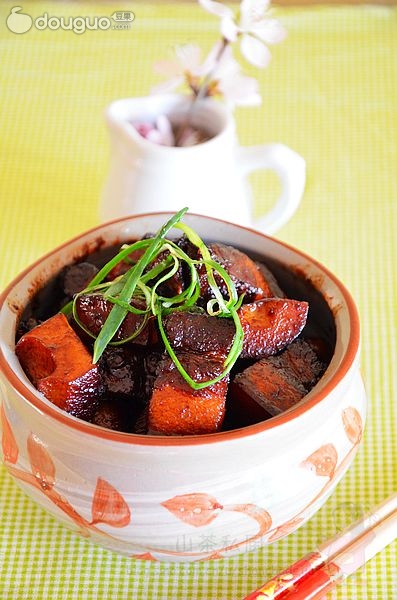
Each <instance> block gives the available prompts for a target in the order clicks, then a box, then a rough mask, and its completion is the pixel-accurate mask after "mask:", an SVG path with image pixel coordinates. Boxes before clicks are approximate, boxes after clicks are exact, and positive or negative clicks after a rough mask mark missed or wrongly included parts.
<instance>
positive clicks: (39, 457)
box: [26, 433, 55, 489]
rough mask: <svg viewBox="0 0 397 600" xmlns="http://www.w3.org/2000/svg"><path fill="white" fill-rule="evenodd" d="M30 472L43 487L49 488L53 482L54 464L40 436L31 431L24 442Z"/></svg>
mask: <svg viewBox="0 0 397 600" xmlns="http://www.w3.org/2000/svg"><path fill="white" fill-rule="evenodd" d="M26 445H27V449H28V456H29V462H30V466H31V469H32V473H33V475H34V476H35V478H36V479H37V481H38V483H39V484H40V486H41V487H42V488H43V489H51V488H52V487H53V486H54V483H55V465H54V463H53V460H52V458H51V456H50V454H49V453H48V450H47V448H46V447H45V446H44V444H43V442H42V441H41V440H40V438H39V437H38V436H37V435H35V434H34V433H31V434H30V435H29V437H28V439H27V442H26Z"/></svg>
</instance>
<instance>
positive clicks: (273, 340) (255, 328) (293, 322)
mask: <svg viewBox="0 0 397 600" xmlns="http://www.w3.org/2000/svg"><path fill="white" fill-rule="evenodd" d="M308 308H309V307H308V303H307V302H303V301H302V302H301V301H299V300H290V299H287V298H266V299H264V300H259V301H258V302H252V303H250V304H243V305H242V306H241V307H240V308H239V310H238V316H239V319H240V323H241V326H242V328H243V332H244V341H243V349H242V352H241V358H262V357H264V356H270V355H272V354H276V352H279V351H280V350H282V349H283V348H285V346H287V345H288V344H290V343H291V342H292V341H293V340H294V339H295V338H296V337H297V336H298V335H299V334H300V333H301V331H302V329H303V327H304V326H305V323H306V319H307V313H308Z"/></svg>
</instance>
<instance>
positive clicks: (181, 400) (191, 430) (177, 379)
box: [148, 353, 229, 435]
mask: <svg viewBox="0 0 397 600" xmlns="http://www.w3.org/2000/svg"><path fill="white" fill-rule="evenodd" d="M178 359H179V360H180V362H181V364H182V365H183V367H184V368H185V370H186V371H187V372H188V373H189V375H190V377H192V378H193V379H194V380H195V381H196V382H202V381H208V380H210V379H213V378H214V377H217V376H218V375H221V373H222V371H223V361H221V360H216V359H214V358H213V357H211V358H208V357H206V356H204V355H199V354H193V353H190V354H189V353H179V354H178ZM228 381H229V377H228V376H226V377H224V378H223V379H222V380H221V381H219V382H217V383H214V384H213V385H210V386H208V387H206V388H204V389H202V390H193V389H192V388H191V387H190V385H189V384H188V383H187V382H186V381H185V380H184V379H183V377H182V375H181V374H180V373H179V371H178V369H177V368H176V366H175V365H174V363H173V362H172V360H171V359H170V358H169V357H165V358H164V359H163V360H162V362H161V363H160V365H159V374H158V376H157V378H156V380H155V382H154V389H153V394H152V397H151V399H150V401H149V409H148V431H149V433H151V434H163V435H189V434H191V435H198V434H203V433H214V432H216V431H219V430H220V429H221V426H222V423H223V419H224V416H225V401H226V393H227V388H228Z"/></svg>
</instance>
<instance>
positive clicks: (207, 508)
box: [161, 493, 223, 527]
mask: <svg viewBox="0 0 397 600" xmlns="http://www.w3.org/2000/svg"><path fill="white" fill-rule="evenodd" d="M161 505H162V506H164V508H166V509H167V510H169V511H170V512H171V513H172V514H173V515H175V516H176V517H177V518H178V519H180V520H181V521H184V522H185V523H188V524H189V525H193V526H194V527H203V526H204V525H208V524H209V523H211V521H213V520H214V519H215V518H216V517H217V516H218V514H219V510H221V509H222V508H223V506H222V504H219V502H218V501H217V500H216V499H215V498H214V497H213V496H210V495H208V494H202V493H197V494H182V495H181V496H174V497H173V498H170V499H169V500H166V501H165V502H162V503H161Z"/></svg>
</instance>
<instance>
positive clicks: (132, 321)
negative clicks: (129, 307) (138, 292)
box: [75, 293, 150, 345]
mask: <svg viewBox="0 0 397 600" xmlns="http://www.w3.org/2000/svg"><path fill="white" fill-rule="evenodd" d="M113 306H114V304H113V303H112V302H110V301H108V300H106V298H104V296H102V295H101V294H95V293H87V294H81V295H80V296H78V297H77V298H76V303H75V310H76V314H77V317H78V319H79V320H80V321H81V323H82V324H83V325H84V327H85V328H86V329H88V331H90V332H91V333H92V335H94V336H97V335H99V333H100V331H101V329H102V327H103V325H104V323H105V321H106V319H107V317H108V316H109V313H110V311H111V310H112V308H113ZM134 306H135V308H140V309H143V308H144V305H143V303H142V304H139V305H138V303H136V302H134ZM143 320H144V317H143V315H141V314H134V313H132V312H129V313H128V314H127V316H126V317H125V319H124V321H123V322H122V324H121V325H120V327H119V329H118V331H117V332H116V334H115V336H114V340H122V339H125V338H128V337H130V336H131V335H132V334H133V333H134V332H136V331H137V330H138V329H139V328H140V327H141V326H142V324H143ZM149 333H150V327H148V326H147V325H146V326H145V327H144V328H143V329H142V331H141V332H140V333H139V334H138V335H137V337H135V338H134V344H142V345H146V344H147V343H148V341H149Z"/></svg>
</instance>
